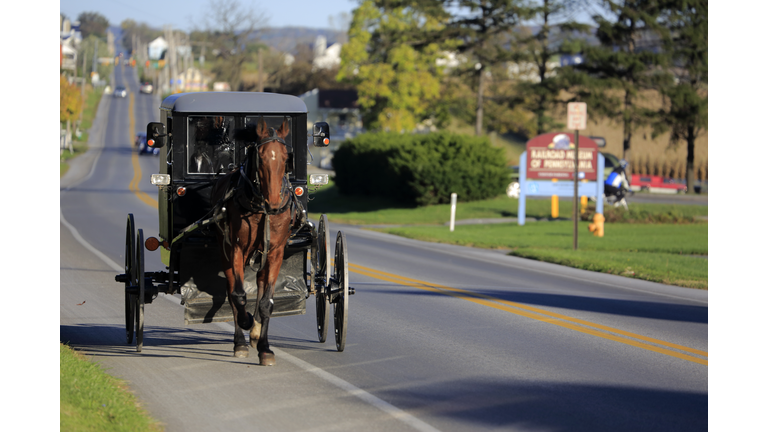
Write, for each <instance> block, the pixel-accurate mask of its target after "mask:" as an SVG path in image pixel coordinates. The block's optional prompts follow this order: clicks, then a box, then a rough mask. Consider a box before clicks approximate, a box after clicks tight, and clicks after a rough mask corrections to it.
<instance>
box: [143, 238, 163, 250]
mask: <svg viewBox="0 0 768 432" xmlns="http://www.w3.org/2000/svg"><path fill="white" fill-rule="evenodd" d="M144 246H145V247H146V248H147V250H151V251H156V250H157V248H159V247H160V240H158V239H156V238H154V237H149V238H147V239H146V240H144Z"/></svg>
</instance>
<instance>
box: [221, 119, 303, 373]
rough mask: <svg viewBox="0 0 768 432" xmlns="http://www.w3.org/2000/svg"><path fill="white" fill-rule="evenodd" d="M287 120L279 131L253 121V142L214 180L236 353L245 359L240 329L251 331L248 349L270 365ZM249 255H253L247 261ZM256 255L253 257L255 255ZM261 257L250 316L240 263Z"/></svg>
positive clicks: (282, 236)
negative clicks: (232, 167) (236, 167)
mask: <svg viewBox="0 0 768 432" xmlns="http://www.w3.org/2000/svg"><path fill="white" fill-rule="evenodd" d="M288 132H289V124H288V120H287V119H286V120H284V121H283V124H282V125H281V126H280V128H279V129H277V130H275V129H274V128H269V127H267V124H266V122H265V121H264V119H263V118H262V119H260V120H259V121H258V122H257V124H256V130H255V140H254V141H255V143H254V144H253V145H251V146H250V147H248V149H247V156H246V160H245V162H244V163H243V165H242V166H241V168H240V169H239V170H236V171H232V172H230V173H228V174H227V175H225V176H224V177H222V178H221V179H219V180H218V181H217V182H216V184H215V185H214V188H213V191H212V196H211V198H212V202H218V203H220V205H223V208H222V210H223V212H224V218H223V219H222V220H221V221H220V222H219V235H218V240H219V249H220V250H221V251H222V260H223V267H224V274H225V276H226V279H227V298H228V299H229V303H230V305H231V306H232V313H233V315H234V320H235V341H234V342H235V348H234V355H235V357H248V347H247V345H246V342H245V336H244V335H243V330H246V331H247V330H250V344H251V347H254V348H256V349H257V350H258V351H259V364H261V365H267V366H271V365H274V364H275V354H274V353H273V352H272V351H271V350H270V349H269V340H268V338H267V332H268V329H269V318H270V316H271V314H272V309H273V307H274V302H273V299H272V296H273V295H274V292H275V282H276V281H277V276H278V274H279V273H280V267H281V266H282V264H283V253H284V250H285V246H286V243H287V241H288V237H289V236H290V232H291V225H292V216H291V213H292V212H291V211H288V209H289V208H290V207H291V205H292V203H293V199H294V198H295V197H293V190H292V189H291V187H290V185H289V183H288V180H287V178H286V177H285V169H286V161H287V159H288V150H289V148H290V147H289V146H288V145H286V144H285V141H284V140H285V137H286V136H287V135H288ZM252 257H253V259H252ZM256 257H258V259H257V258H256ZM258 260H260V261H261V268H260V269H259V272H258V275H257V284H258V294H257V298H256V308H255V311H254V314H253V315H251V314H250V313H248V312H246V310H245V306H246V294H245V290H244V288H243V277H244V272H245V267H246V266H247V265H248V264H249V262H257V261H258Z"/></svg>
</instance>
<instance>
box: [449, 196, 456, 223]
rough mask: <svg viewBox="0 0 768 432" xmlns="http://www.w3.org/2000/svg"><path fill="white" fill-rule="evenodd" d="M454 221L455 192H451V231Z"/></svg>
mask: <svg viewBox="0 0 768 432" xmlns="http://www.w3.org/2000/svg"><path fill="white" fill-rule="evenodd" d="M455 222H456V194H455V193H452V194H451V225H450V226H451V232H453V226H454V224H455Z"/></svg>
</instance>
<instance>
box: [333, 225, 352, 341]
mask: <svg viewBox="0 0 768 432" xmlns="http://www.w3.org/2000/svg"><path fill="white" fill-rule="evenodd" d="M347 262H348V261H347V238H346V236H345V235H344V233H343V232H341V231H339V234H337V235H336V258H335V260H334V265H333V274H334V278H333V279H334V281H333V286H332V288H333V289H332V292H333V325H334V332H335V335H336V349H337V350H338V351H344V345H345V344H346V341H347V309H349V270H348V269H347Z"/></svg>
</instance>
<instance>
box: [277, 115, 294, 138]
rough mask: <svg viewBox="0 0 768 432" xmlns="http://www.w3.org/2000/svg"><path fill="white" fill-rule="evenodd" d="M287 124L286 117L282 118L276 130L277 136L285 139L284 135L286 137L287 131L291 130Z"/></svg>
mask: <svg viewBox="0 0 768 432" xmlns="http://www.w3.org/2000/svg"><path fill="white" fill-rule="evenodd" d="M289 125H290V123H288V119H285V120H283V124H281V125H280V129H278V130H277V136H279V137H280V138H281V139H285V137H287V136H288V133H289V132H290V131H291V129H290V126H289Z"/></svg>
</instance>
